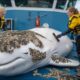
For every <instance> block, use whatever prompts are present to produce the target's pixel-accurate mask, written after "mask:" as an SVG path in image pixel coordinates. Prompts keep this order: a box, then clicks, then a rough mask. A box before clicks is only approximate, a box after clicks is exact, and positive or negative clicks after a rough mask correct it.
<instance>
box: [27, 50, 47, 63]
mask: <svg viewBox="0 0 80 80" xmlns="http://www.w3.org/2000/svg"><path fill="white" fill-rule="evenodd" d="M29 50H30V55H31V56H32V61H33V62H35V61H39V60H43V59H45V58H46V52H40V51H39V50H35V49H31V48H30V49H29Z"/></svg>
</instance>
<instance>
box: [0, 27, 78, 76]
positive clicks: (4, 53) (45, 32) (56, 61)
mask: <svg viewBox="0 0 80 80" xmlns="http://www.w3.org/2000/svg"><path fill="white" fill-rule="evenodd" d="M53 33H55V34H56V35H58V34H60V33H61V32H60V31H57V30H55V29H52V28H33V29H29V30H22V31H4V32H1V33H0V75H3V76H13V75H19V74H22V73H27V72H29V71H32V70H34V69H36V68H39V67H43V66H46V65H53V66H60V67H61V66H62V67H77V66H78V65H79V62H78V61H77V60H72V59H68V58H66V56H67V55H68V54H69V53H70V52H71V50H72V47H73V43H72V41H71V40H70V39H69V38H68V36H63V37H61V38H60V41H59V42H57V41H56V39H55V37H54V35H53Z"/></svg>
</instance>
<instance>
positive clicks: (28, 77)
mask: <svg viewBox="0 0 80 80" xmlns="http://www.w3.org/2000/svg"><path fill="white" fill-rule="evenodd" d="M69 57H70V58H76V57H77V54H76V49H75V46H74V48H73V50H72V52H71V53H70V55H69ZM47 68H56V69H60V70H63V71H64V70H65V68H63V67H54V66H45V67H42V68H39V69H38V71H39V73H41V74H47V73H48V72H49V71H48V70H47ZM68 69H69V71H68V73H69V74H71V75H75V74H76V68H68ZM0 80H57V79H56V78H45V77H40V76H33V71H32V72H29V73H25V74H21V75H18V76H12V77H4V76H0Z"/></svg>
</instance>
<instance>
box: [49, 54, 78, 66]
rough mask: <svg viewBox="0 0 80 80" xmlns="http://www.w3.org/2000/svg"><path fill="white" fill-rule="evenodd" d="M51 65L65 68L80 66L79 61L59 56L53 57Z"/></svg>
mask: <svg viewBox="0 0 80 80" xmlns="http://www.w3.org/2000/svg"><path fill="white" fill-rule="evenodd" d="M50 65H55V66H63V67H77V66H79V61H77V60H72V59H67V58H64V57H61V56H58V55H52V57H51V60H50Z"/></svg>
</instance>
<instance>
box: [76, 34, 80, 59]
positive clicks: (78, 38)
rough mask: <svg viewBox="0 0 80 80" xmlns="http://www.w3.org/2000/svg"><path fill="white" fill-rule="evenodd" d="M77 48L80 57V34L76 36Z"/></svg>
mask: <svg viewBox="0 0 80 80" xmlns="http://www.w3.org/2000/svg"><path fill="white" fill-rule="evenodd" d="M76 49H77V54H78V56H79V58H80V35H78V36H76Z"/></svg>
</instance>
